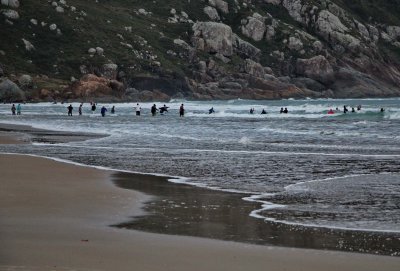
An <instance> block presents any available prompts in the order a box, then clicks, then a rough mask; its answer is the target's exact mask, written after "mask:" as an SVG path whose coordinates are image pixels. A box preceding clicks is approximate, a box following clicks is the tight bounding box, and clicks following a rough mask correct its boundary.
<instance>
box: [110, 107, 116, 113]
mask: <svg viewBox="0 0 400 271" xmlns="http://www.w3.org/2000/svg"><path fill="white" fill-rule="evenodd" d="M114 113H115V106H113V107H112V108H111V114H114Z"/></svg>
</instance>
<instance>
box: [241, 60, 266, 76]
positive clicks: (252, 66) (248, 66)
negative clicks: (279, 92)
mask: <svg viewBox="0 0 400 271" xmlns="http://www.w3.org/2000/svg"><path fill="white" fill-rule="evenodd" d="M244 71H245V72H246V73H248V74H251V75H253V76H255V77H261V78H263V77H264V75H265V71H264V67H263V66H262V65H261V64H260V63H258V62H255V61H253V60H251V59H246V60H245V62H244Z"/></svg>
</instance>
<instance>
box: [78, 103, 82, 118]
mask: <svg viewBox="0 0 400 271" xmlns="http://www.w3.org/2000/svg"><path fill="white" fill-rule="evenodd" d="M82 106H83V104H80V105H79V108H78V113H79V116H82Z"/></svg>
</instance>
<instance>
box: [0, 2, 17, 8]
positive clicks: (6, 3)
mask: <svg viewBox="0 0 400 271" xmlns="http://www.w3.org/2000/svg"><path fill="white" fill-rule="evenodd" d="M1 4H2V5H5V6H9V7H12V8H19V1H18V0H1Z"/></svg>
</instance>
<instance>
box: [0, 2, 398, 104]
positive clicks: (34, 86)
mask: <svg viewBox="0 0 400 271" xmlns="http://www.w3.org/2000/svg"><path fill="white" fill-rule="evenodd" d="M365 1H366V2H368V1H367V0H365ZM75 2H76V1H75ZM75 2H74V4H76V3H75ZM78 2H79V1H78ZM114 2H115V3H114ZM114 2H113V3H109V2H104V3H103V2H96V3H92V4H91V5H89V4H88V3H87V2H81V3H80V5H79V6H72V5H70V4H69V3H68V2H67V1H66V0H60V1H48V3H47V4H44V5H42V6H40V7H39V6H37V3H36V2H34V1H30V0H27V1H24V2H20V1H18V0H2V1H1V5H0V7H1V9H0V19H4V21H0V23H1V24H4V26H3V25H0V29H1V30H0V35H1V36H2V40H3V39H4V41H1V42H0V101H1V102H17V101H59V100H82V101H89V100H94V99H96V100H112V101H153V100H154V101H167V100H170V99H174V98H178V99H191V100H213V99H236V98H241V99H286V98H306V97H309V98H365V97H393V96H400V87H399V86H400V64H399V63H400V55H399V52H400V26H398V25H395V23H397V21H396V20H397V19H396V18H395V17H396V16H394V19H390V18H391V17H390V16H389V15H390V14H391V12H394V11H392V10H390V3H382V6H381V7H380V9H382V10H386V11H387V12H388V14H389V15H388V16H387V17H388V18H373V17H372V16H370V17H369V18H368V20H363V19H362V16H364V15H367V13H368V12H371V14H374V13H372V12H374V11H373V10H372V11H371V10H367V9H366V10H363V12H366V14H361V15H360V14H356V11H357V10H354V9H353V8H352V6H351V5H350V4H349V3H348V4H344V3H341V2H342V1H333V0H332V1H330V0H322V1H307V3H305V1H301V0H263V1H251V0H243V1H239V0H235V1H224V0H208V1H201V2H196V3H191V2H190V1H189V2H188V3H181V4H179V5H180V6H179V7H177V6H176V7H172V6H171V3H170V2H169V1H166V2H165V3H164V4H163V6H162V7H160V6H157V5H156V4H154V3H143V6H137V5H138V4H137V3H135V4H134V3H125V2H124V4H122V2H121V3H120V2H119V1H114ZM93 5H95V6H96V8H94V6H93ZM120 5H123V7H124V8H126V9H127V10H130V12H128V13H121V14H119V13H118V12H119V11H118V10H119V9H118V8H117V7H120ZM128 6H129V8H128ZM33 7H37V8H40V9H41V11H42V12H48V14H50V15H49V16H48V18H41V17H40V13H39V12H37V13H35V12H34V11H30V10H32V8H33ZM110 7H115V8H114V9H112V10H113V11H112V12H114V13H115V14H113V13H111V14H110V12H111V11H110V10H111V9H110ZM121 7H122V6H121ZM199 8H200V10H202V12H201V14H199V12H198V11H199ZM99 11H101V12H104V13H101V14H97V13H96V12H99ZM27 14H29V15H27ZM111 15H112V16H111ZM394 15H395V14H394ZM28 16H29V17H28ZM98 16H100V17H101V16H105V17H104V22H103V20H97V19H96V18H97V17H98ZM124 16H125V17H124ZM109 17H110V18H109ZM115 17H118V18H119V19H121V20H124V19H125V21H123V23H121V25H118V24H117V23H116V22H114V21H113V20H112V19H111V18H115ZM392 17H393V16H392ZM107 18H108V19H107ZM386 19H387V21H385V20H386ZM115 21H116V20H115ZM161 22H162V23H161ZM398 24H400V21H399V22H398ZM98 25H100V26H101V28H102V29H107V28H110V29H109V30H110V31H109V32H110V33H116V35H113V36H109V34H107V35H106V36H101V35H103V34H104V33H106V32H104V33H103V32H96V31H97V30H96V31H95V32H94V34H93V35H91V34H92V32H93V30H92V32H90V31H91V30H90V29H92V28H93V29H96V28H97V27H98ZM137 25H140V27H137ZM116 29H117V31H116ZM12 31H15V35H14V36H13V35H8V34H9V33H10V32H12ZM107 33H108V32H107ZM75 36H78V37H79V39H74V37H75ZM100 36H101V37H100ZM3 37H4V38H3ZM91 38H92V39H93V40H91ZM10 39H12V40H10ZM72 39H74V42H70V40H72ZM49 40H51V41H54V44H52V46H53V47H54V48H53V47H51V48H49V47H46V46H43V44H47V43H48V42H49ZM99 40H102V43H100V42H99ZM5 42H8V44H13V43H16V44H17V46H16V48H17V49H15V50H16V51H13V50H14V49H13V48H10V47H9V46H5ZM41 44H42V46H41ZM74 46H76V47H74ZM50 52H51V54H50ZM66 52H70V53H71V54H70V55H67V53H66ZM49 67H50V68H49ZM67 78H68V79H67Z"/></svg>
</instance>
